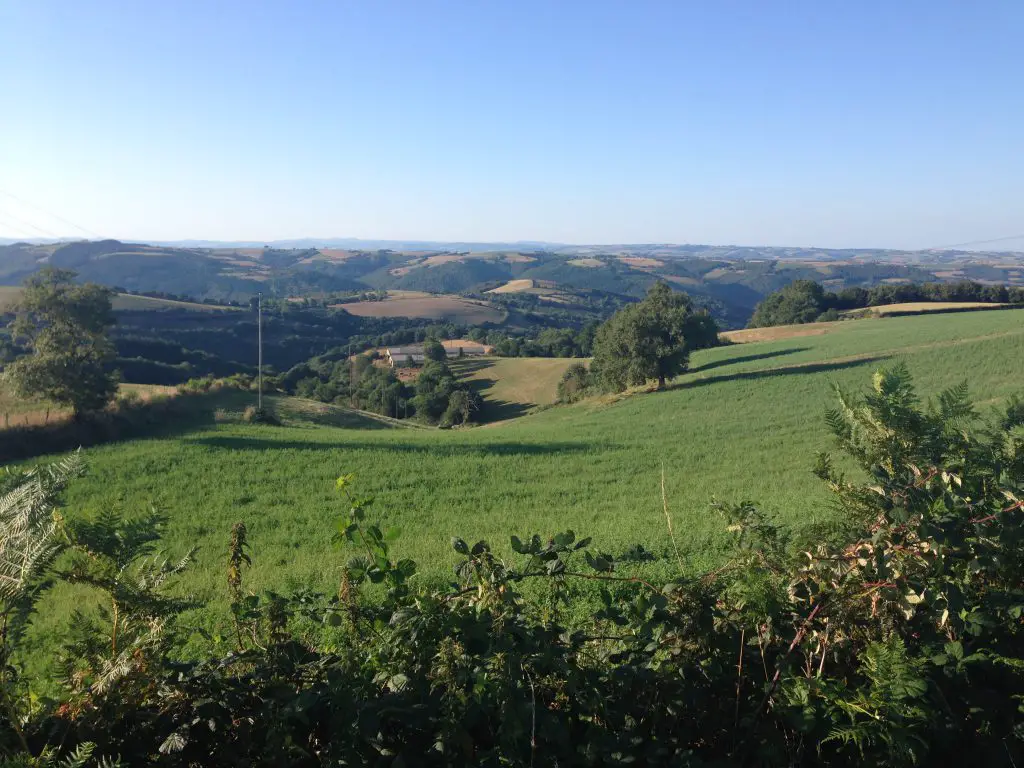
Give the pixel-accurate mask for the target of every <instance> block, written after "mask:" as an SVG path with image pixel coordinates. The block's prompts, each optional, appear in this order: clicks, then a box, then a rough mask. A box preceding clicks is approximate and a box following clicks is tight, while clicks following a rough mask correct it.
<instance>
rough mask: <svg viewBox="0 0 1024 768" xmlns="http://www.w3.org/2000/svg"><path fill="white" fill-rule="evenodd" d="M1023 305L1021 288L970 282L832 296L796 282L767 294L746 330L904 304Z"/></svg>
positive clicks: (897, 286)
mask: <svg viewBox="0 0 1024 768" xmlns="http://www.w3.org/2000/svg"><path fill="white" fill-rule="evenodd" d="M921 301H924V302H960V301H962V302H984V303H997V304H1021V303H1024V288H1022V287H1018V286H1007V285H983V284H981V283H975V282H972V281H969V280H964V281H960V282H953V283H896V284H883V285H876V286H873V287H871V288H860V287H853V288H844V289H843V290H841V291H838V292H835V293H833V292H832V291H826V290H825V289H824V287H822V285H821V284H820V283H817V282H815V281H814V280H795V281H794V282H792V283H790V284H789V285H787V286H784V287H783V288H780V289H779V290H777V291H775V292H774V293H770V294H768V296H766V297H765V298H764V300H763V301H761V303H760V304H758V305H757V307H756V308H755V309H754V314H753V316H752V317H751V318H750V323H749V324H748V327H749V328H765V327H768V326H773V325H794V324H799V323H813V322H824V321H829V320H839V319H840V313H841V312H844V311H848V310H854V309H866V308H868V307H878V306H884V305H886V304H903V303H906V302H921Z"/></svg>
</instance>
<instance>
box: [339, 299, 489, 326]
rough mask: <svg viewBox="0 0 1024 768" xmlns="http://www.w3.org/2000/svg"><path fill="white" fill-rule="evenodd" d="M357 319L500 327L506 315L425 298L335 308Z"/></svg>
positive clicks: (478, 304)
mask: <svg viewBox="0 0 1024 768" xmlns="http://www.w3.org/2000/svg"><path fill="white" fill-rule="evenodd" d="M334 307H335V308H340V309H344V310H345V311H346V312H348V313H349V314H351V315H356V316H357V317H422V318H425V319H427V320H454V321H456V322H463V323H469V324H471V325H480V324H482V323H500V322H503V321H504V320H505V313H504V312H502V311H501V310H499V309H496V308H495V307H492V306H490V305H488V304H484V303H482V302H476V301H471V300H470V299H462V298H459V297H457V296H427V297H417V298H404V297H402V298H394V299H392V298H388V299H385V300H384V301H358V302H351V303H347V304H335V305H334Z"/></svg>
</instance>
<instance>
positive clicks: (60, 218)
mask: <svg viewBox="0 0 1024 768" xmlns="http://www.w3.org/2000/svg"><path fill="white" fill-rule="evenodd" d="M0 195H4V196H6V197H9V198H11V199H12V200H16V201H17V202H19V203H21V204H22V205H27V206H28V207H29V208H34V209H35V210H37V211H39V212H40V213H42V214H44V215H46V216H49V217H51V218H54V219H56V220H57V221H59V222H62V223H64V224H67V225H68V226H69V227H74V228H75V229H77V230H79V231H80V232H84V233H85V234H87V235H88V236H89V237H91V238H96V239H98V240H102V239H103V235H100V234H97V233H96V232H93V231H92V230H90V229H86V228H85V227H83V226H80V225H78V224H75V222H73V221H69V220H68V219H65V218H64V217H63V216H58V215H57V214H56V213H54V212H53V211H47V210H46V209H45V208H42V207H40V206H38V205H36V204H34V203H30V202H29V201H28V200H25V199H24V198H21V197H18V196H17V195H15V194H12V193H10V192H8V191H6V190H3V189H0Z"/></svg>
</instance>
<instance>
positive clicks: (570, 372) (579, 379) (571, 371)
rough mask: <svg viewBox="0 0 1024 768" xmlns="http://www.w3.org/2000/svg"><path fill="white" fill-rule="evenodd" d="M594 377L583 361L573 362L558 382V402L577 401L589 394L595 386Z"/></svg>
mask: <svg viewBox="0 0 1024 768" xmlns="http://www.w3.org/2000/svg"><path fill="white" fill-rule="evenodd" d="M593 385H594V382H593V377H592V376H591V375H590V371H588V370H587V366H586V365H584V364H583V363H573V364H572V365H570V366H569V367H568V368H566V369H565V373H563V374H562V379H561V381H559V382H558V402H560V403H576V402H579V401H580V400H582V399H583V398H584V397H586V396H587V394H588V392H589V391H590V389H591V388H592V387H593Z"/></svg>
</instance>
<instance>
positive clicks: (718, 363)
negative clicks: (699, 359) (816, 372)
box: [688, 347, 810, 373]
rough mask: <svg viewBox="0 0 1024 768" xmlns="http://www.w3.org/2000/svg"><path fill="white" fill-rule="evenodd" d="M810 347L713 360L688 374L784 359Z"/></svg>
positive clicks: (692, 369)
mask: <svg viewBox="0 0 1024 768" xmlns="http://www.w3.org/2000/svg"><path fill="white" fill-rule="evenodd" d="M808 349H810V347H790V348H788V349H777V350H775V351H774V352H761V353H759V354H756V355H742V356H740V357H729V358H726V359H725V360H712V361H710V362H707V363H704V365H701V366H698V367H697V368H691V369H690V370H689V371H688V373H700V372H702V371H710V370H711V369H712V368H721V367H722V366H725V365H735V364H738V363H752V362H754V361H755V360H765V359H767V358H770V357H782V356H783V355H795V354H796V353H797V352H806V351H807V350H808Z"/></svg>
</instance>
